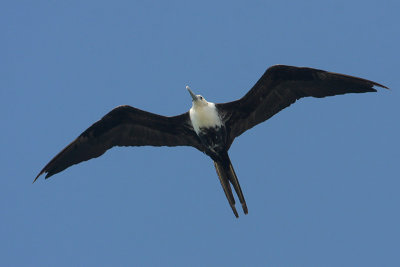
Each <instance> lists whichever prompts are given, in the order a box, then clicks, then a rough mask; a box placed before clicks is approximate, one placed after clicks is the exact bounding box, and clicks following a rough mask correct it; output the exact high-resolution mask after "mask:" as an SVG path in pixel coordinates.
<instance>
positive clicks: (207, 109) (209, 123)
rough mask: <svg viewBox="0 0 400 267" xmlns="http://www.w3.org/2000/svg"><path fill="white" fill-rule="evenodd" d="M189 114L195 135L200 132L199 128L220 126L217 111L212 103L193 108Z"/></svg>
mask: <svg viewBox="0 0 400 267" xmlns="http://www.w3.org/2000/svg"><path fill="white" fill-rule="evenodd" d="M189 114H190V120H191V121H192V125H193V128H194V130H195V132H196V133H199V132H200V128H211V127H216V126H221V125H222V122H221V119H220V117H219V116H218V112H217V109H216V107H215V105H214V104H213V103H208V105H205V106H197V107H196V106H193V107H192V108H191V109H190V111H189Z"/></svg>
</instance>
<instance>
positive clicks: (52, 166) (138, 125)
mask: <svg viewBox="0 0 400 267" xmlns="http://www.w3.org/2000/svg"><path fill="white" fill-rule="evenodd" d="M147 145H150V146H193V147H195V148H197V149H199V150H201V151H202V150H203V148H202V145H201V142H200V140H199V139H198V136H197V135H196V133H195V132H194V130H193V128H192V125H191V122H190V118H189V114H188V112H186V113H184V114H181V115H179V116H175V117H164V116H160V115H157V114H153V113H150V112H146V111H143V110H140V109H137V108H133V107H130V106H119V107H117V108H115V109H113V110H112V111H110V112H109V113H108V114H106V115H105V116H104V117H103V118H102V119H101V120H99V121H98V122H96V123H94V124H93V125H92V126H90V127H89V128H88V129H87V130H86V131H84V132H83V133H82V134H81V135H80V136H79V137H78V138H76V139H75V140H74V141H73V142H72V143H71V144H69V145H68V146H67V147H65V148H64V149H63V150H62V151H61V152H60V153H58V154H57V155H56V156H55V157H54V158H53V159H52V160H51V161H50V162H49V163H48V164H47V165H46V166H45V167H44V168H43V169H42V170H41V171H40V173H39V174H38V175H37V176H36V178H35V180H34V181H33V182H35V181H36V179H37V178H38V177H39V176H40V175H42V174H43V173H47V175H46V178H49V177H50V176H52V175H54V174H56V173H58V172H61V171H63V170H64V169H66V168H68V167H70V166H71V165H74V164H78V163H80V162H82V161H86V160H89V159H92V158H97V157H99V156H101V155H103V154H104V152H106V151H107V150H108V149H110V148H112V147H114V146H147Z"/></svg>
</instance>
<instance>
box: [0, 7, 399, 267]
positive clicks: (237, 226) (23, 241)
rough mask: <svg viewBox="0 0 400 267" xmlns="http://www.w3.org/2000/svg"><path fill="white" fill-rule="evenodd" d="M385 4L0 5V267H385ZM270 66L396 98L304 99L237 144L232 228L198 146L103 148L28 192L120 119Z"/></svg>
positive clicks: (395, 232)
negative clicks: (61, 156) (364, 83)
mask: <svg viewBox="0 0 400 267" xmlns="http://www.w3.org/2000/svg"><path fill="white" fill-rule="evenodd" d="M399 9H400V4H399V2H398V1H394V0H393V1H341V0H340V1H307V2H304V1H109V2H108V1H3V2H2V4H1V8H0V31H1V36H2V37H1V42H0V61H1V64H0V111H1V114H2V116H1V125H2V127H1V129H2V130H1V131H0V145H1V148H2V149H1V151H0V159H1V162H2V168H1V169H2V175H1V179H0V214H1V218H0V236H1V240H2V242H0V265H2V266H228V265H229V266H398V265H400V258H399V254H398V252H399V250H400V244H399V240H400V230H399V225H400V215H399V204H400V196H399V193H398V191H399V188H400V175H399V165H398V164H399V162H400V152H399V151H400V150H399V136H400V126H399V120H398V116H399V112H400V107H399V105H398V102H399V88H400V82H399V79H398V77H399V74H398V72H399V52H398V48H399V46H400V30H399V29H400V28H399V25H400V20H399V18H398V10H399ZM274 64H288V65H296V66H309V67H315V68H320V69H324V70H329V71H334V72H340V73H345V74H350V75H355V76H359V77H364V78H367V79H371V80H374V81H377V82H380V83H382V84H384V85H386V86H388V87H390V88H391V89H392V90H390V91H385V90H380V91H379V92H378V93H374V94H373V93H370V94H359V95H346V96H338V97H331V98H325V99H303V100H301V101H299V102H298V103H296V104H295V105H293V106H291V107H290V108H288V109H285V110H284V111H282V112H281V113H279V114H278V115H276V116H275V117H273V118H272V119H270V120H269V121H268V122H266V123H263V124H261V125H258V126H257V127H255V128H253V129H252V130H251V131H248V132H246V133H245V134H244V135H242V136H241V137H239V138H238V139H236V142H235V143H234V144H233V146H232V148H231V150H230V156H231V160H232V162H233V165H234V166H235V170H236V173H237V175H238V177H239V180H240V182H241V186H242V189H243V192H244V194H245V197H246V200H247V204H248V207H249V214H248V215H247V216H243V214H242V213H240V215H241V217H240V218H239V219H235V217H234V216H233V214H232V211H231V210H230V208H229V205H228V203H227V201H226V199H225V196H224V194H223V191H222V188H221V186H220V184H219V181H218V178H217V176H216V173H215V170H214V167H213V164H212V162H211V160H210V159H209V158H207V157H206V156H205V155H203V154H202V153H199V152H198V151H196V150H195V149H192V148H188V147H180V148H153V147H140V148H113V149H112V150H110V151H108V152H107V153H106V154H105V155H104V156H102V157H101V158H98V159H95V160H91V161H88V162H85V163H83V164H80V165H77V166H73V167H71V168H70V169H67V170H66V171H64V172H62V173H60V174H57V175H56V176H54V177H52V178H51V179H49V180H44V179H43V178H41V179H40V180H38V182H37V183H35V184H33V185H32V180H33V179H34V177H35V176H36V174H37V173H38V172H39V171H40V169H41V168H42V167H43V166H44V165H45V164H46V163H47V162H48V161H49V160H50V159H51V158H52V157H53V156H54V155H55V154H56V153H58V152H59V151H60V150H61V149H62V148H63V147H64V146H65V145H67V144H68V143H69V142H71V141H72V140H73V139H74V138H75V137H76V136H78V135H79V134H80V133H81V132H82V131H83V130H85V129H86V128H87V127H88V126H90V125H91V124H92V123H93V122H95V121H96V120H98V119H100V118H101V117H102V116H103V115H104V114H106V113H107V112H108V111H109V110H111V109H112V108H114V107H115V106H117V105H121V104H129V105H132V106H135V107H138V108H141V109H144V110H148V111H151V112H155V113H159V114H163V115H176V114H180V113H183V112H186V111H187V110H188V109H189V108H190V106H191V98H190V96H189V94H188V93H187V91H186V90H185V85H187V84H188V85H190V86H191V87H192V89H193V90H194V91H195V92H197V93H200V94H202V95H203V96H205V97H206V99H207V100H210V101H212V102H227V101H231V100H234V99H237V98H239V97H241V96H242V95H244V94H245V93H246V92H247V91H248V89H249V88H250V87H251V86H252V85H253V84H254V83H255V82H256V81H257V79H258V78H259V77H260V76H261V75H262V73H263V72H264V71H265V69H266V68H267V67H269V66H271V65H274Z"/></svg>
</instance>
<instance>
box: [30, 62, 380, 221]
mask: <svg viewBox="0 0 400 267" xmlns="http://www.w3.org/2000/svg"><path fill="white" fill-rule="evenodd" d="M374 86H377V87H382V88H387V87H385V86H383V85H381V84H378V83H376V82H373V81H369V80H366V79H361V78H357V77H352V76H348V75H343V74H337V73H332V72H326V71H323V70H317V69H312V68H305V67H293V66H284V65H276V66H272V67H270V68H268V69H267V71H266V72H265V73H264V75H263V76H262V77H261V78H260V79H259V80H258V81H257V83H256V84H255V85H254V86H253V87H252V88H251V90H250V91H249V92H248V93H247V94H246V95H245V96H244V97H242V98H241V99H239V100H236V101H233V102H229V103H221V104H215V107H216V109H217V111H218V114H219V117H220V118H221V120H222V122H223V127H224V128H223V136H222V137H221V136H220V134H219V135H218V136H215V138H216V140H218V138H220V139H221V140H223V141H220V145H221V146H220V147H219V150H218V153H216V154H215V153H214V152H210V148H209V147H207V145H205V142H204V138H205V137H201V136H199V135H198V134H197V133H196V132H195V131H194V128H193V125H192V122H191V119H190V116H189V112H186V113H183V114H181V115H178V116H174V117H165V116H160V115H157V114H153V113H150V112H146V111H142V110H139V109H137V108H134V107H130V106H119V107H117V108H115V109H113V110H112V111H111V112H109V113H108V114H106V115H105V116H104V117H103V118H102V119H100V120H99V121H98V122H96V123H94V124H93V125H92V126H90V127H89V128H88V129H87V130H86V131H84V132H83V133H82V134H81V135H80V136H79V137H78V138H76V139H75V140H74V141H73V142H72V143H70V144H69V145H68V146H67V147H65V148H64V149H63V150H62V151H61V152H60V153H58V154H57V155H56V156H55V157H54V158H53V159H52V160H51V161H50V162H49V163H48V164H47V165H46V166H45V167H44V168H43V169H42V170H41V171H40V172H39V174H38V175H37V176H36V178H35V180H34V182H35V181H36V180H37V179H38V177H39V176H40V175H42V174H44V173H46V178H49V177H51V176H52V175H54V174H56V173H58V172H61V171H63V170H64V169H66V168H68V167H70V166H72V165H74V164H78V163H80V162H82V161H86V160H89V159H92V158H96V157H99V156H101V155H102V154H104V152H106V151H107V150H108V149H110V148H112V147H114V146H146V145H150V146H192V147H195V148H196V149H198V150H200V151H201V152H204V153H206V154H207V155H209V156H210V157H211V158H212V159H213V160H214V165H215V168H216V171H217V174H218V177H219V179H220V182H221V185H222V187H223V189H224V192H225V195H226V197H227V199H228V201H229V203H230V206H231V207H232V210H233V212H234V214H235V216H236V217H238V213H237V211H236V209H235V200H234V197H233V194H232V190H231V187H230V184H232V186H233V187H234V189H235V191H236V194H237V195H238V198H239V201H240V202H241V204H242V207H243V211H244V213H245V214H247V212H248V210H247V206H246V201H245V199H244V197H243V193H242V190H241V188H240V185H239V181H238V179H237V176H236V174H235V171H234V169H233V166H232V164H231V161H230V159H229V156H228V150H229V148H230V146H231V145H232V143H233V141H234V139H235V138H236V137H238V136H239V135H241V134H242V133H243V132H245V131H246V130H248V129H250V128H252V127H254V126H255V125H257V124H259V123H261V122H263V121H265V120H268V119H269V118H271V117H272V116H273V115H275V114H276V113H278V112H279V111H281V110H282V109H284V108H286V107H288V106H290V105H291V104H293V103H294V102H295V101H296V100H298V99H300V98H302V97H308V96H311V97H317V98H321V97H326V96H334V95H341V94H347V93H365V92H376V89H375V88H374ZM207 138H214V136H213V135H212V134H209V135H208V136H206V139H207ZM207 142H208V141H207Z"/></svg>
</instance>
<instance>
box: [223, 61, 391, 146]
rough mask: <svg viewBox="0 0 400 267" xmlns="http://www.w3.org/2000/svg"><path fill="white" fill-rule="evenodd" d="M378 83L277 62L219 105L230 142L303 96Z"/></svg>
mask: <svg viewBox="0 0 400 267" xmlns="http://www.w3.org/2000/svg"><path fill="white" fill-rule="evenodd" d="M374 86H378V87H383V88H387V87H386V86H383V85H381V84H379V83H376V82H373V81H369V80H365V79H362V78H358V77H353V76H349V75H344V74H338V73H333V72H327V71H323V70H318V69H312V68H305V67H293V66H285V65H276V66H272V67H270V68H268V69H267V71H266V72H265V73H264V75H263V76H262V77H261V78H260V79H259V80H258V81H257V83H256V84H255V85H254V86H253V87H252V88H251V90H250V91H249V92H248V93H247V94H246V95H245V96H244V97H242V98H241V99H239V100H236V101H233V102H229V103H223V104H217V108H218V109H219V110H220V112H221V113H222V114H223V118H224V121H226V123H225V125H226V127H227V130H228V132H229V137H230V140H229V141H230V144H231V143H232V142H233V140H234V139H235V138H236V137H238V136H239V135H241V134H242V133H243V132H245V131H246V130H248V129H250V128H252V127H254V126H255V125H257V124H259V123H261V122H263V121H265V120H268V119H269V118H271V117H272V116H274V115H275V114H277V113H278V112H279V111H281V110H282V109H284V108H286V107H288V106H290V105H291V104H293V103H294V102H296V100H298V99H300V98H302V97H309V96H311V97H317V98H322V97H327V96H334V95H341V94H347V93H366V92H376V89H374V88H373V87H374Z"/></svg>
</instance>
